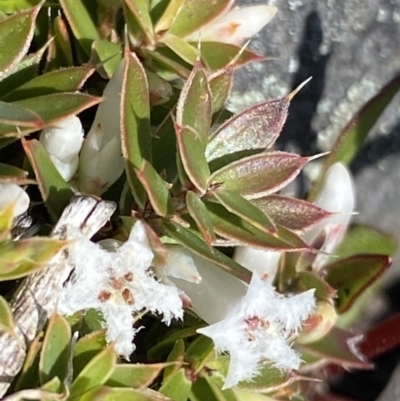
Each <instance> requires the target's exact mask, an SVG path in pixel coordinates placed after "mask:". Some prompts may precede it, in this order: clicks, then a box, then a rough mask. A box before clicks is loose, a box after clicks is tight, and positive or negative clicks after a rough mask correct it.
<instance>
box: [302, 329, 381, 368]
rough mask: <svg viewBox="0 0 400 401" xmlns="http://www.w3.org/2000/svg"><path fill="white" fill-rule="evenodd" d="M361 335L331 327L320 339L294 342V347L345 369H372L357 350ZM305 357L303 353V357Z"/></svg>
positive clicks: (370, 364) (371, 365)
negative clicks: (305, 342)
mask: <svg viewBox="0 0 400 401" xmlns="http://www.w3.org/2000/svg"><path fill="white" fill-rule="evenodd" d="M361 341H362V336H360V335H354V334H353V333H349V332H347V331H344V330H341V329H339V328H337V327H333V328H332V329H331V331H330V332H329V333H328V334H327V335H326V336H325V337H323V338H322V339H321V340H319V341H316V342H313V343H309V344H296V349H298V350H300V351H302V352H305V353H307V354H309V355H311V356H313V357H314V358H315V357H316V358H318V359H319V360H322V361H323V362H325V363H326V364H328V363H334V364H336V365H339V366H342V367H344V368H345V369H352V368H353V369H372V368H373V364H372V363H369V362H367V361H365V357H364V355H362V353H361V351H360V350H359V344H360V342H361ZM304 357H306V356H305V355H303V358H304Z"/></svg>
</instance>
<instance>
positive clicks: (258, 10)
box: [187, 5, 278, 46]
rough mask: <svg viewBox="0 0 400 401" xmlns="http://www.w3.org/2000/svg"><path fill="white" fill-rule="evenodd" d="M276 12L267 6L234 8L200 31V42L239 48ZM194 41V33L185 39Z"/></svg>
mask: <svg viewBox="0 0 400 401" xmlns="http://www.w3.org/2000/svg"><path fill="white" fill-rule="evenodd" d="M277 10H278V9H277V8H276V7H271V6H267V5H256V6H250V7H242V8H234V9H232V10H230V11H229V12H227V13H225V14H224V15H222V16H220V17H219V18H217V19H216V20H215V21H213V22H212V23H211V24H210V25H208V26H206V27H205V28H204V29H202V30H201V32H200V34H201V40H202V41H204V42H223V43H231V44H234V45H237V46H241V45H242V44H243V43H244V42H245V41H246V40H247V39H250V38H251V37H252V36H254V35H256V34H257V33H258V32H259V31H260V30H261V29H262V28H263V27H264V26H265V25H266V24H268V22H269V21H271V19H272V18H274V16H275V14H276V12H277ZM197 35H198V34H197ZM196 39H197V37H196V33H195V34H194V35H191V36H190V37H189V38H187V40H196Z"/></svg>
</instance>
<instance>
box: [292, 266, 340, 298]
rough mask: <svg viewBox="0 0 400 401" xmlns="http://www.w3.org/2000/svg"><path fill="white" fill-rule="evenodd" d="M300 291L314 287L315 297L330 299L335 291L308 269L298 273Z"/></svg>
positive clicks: (334, 295)
mask: <svg viewBox="0 0 400 401" xmlns="http://www.w3.org/2000/svg"><path fill="white" fill-rule="evenodd" d="M298 278H299V283H300V288H301V291H302V292H303V291H307V290H310V289H315V297H316V298H317V299H319V300H322V301H324V300H330V299H332V298H334V297H336V291H335V290H334V289H333V288H332V287H331V286H330V285H329V284H328V283H327V282H326V281H325V280H323V279H322V278H321V277H319V276H318V275H317V274H315V273H313V272H309V271H303V272H299V273H298Z"/></svg>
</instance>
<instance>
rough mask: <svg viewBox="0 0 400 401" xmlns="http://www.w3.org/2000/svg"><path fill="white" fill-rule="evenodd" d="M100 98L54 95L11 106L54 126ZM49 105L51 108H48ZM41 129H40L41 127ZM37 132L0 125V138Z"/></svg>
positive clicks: (94, 103)
mask: <svg viewBox="0 0 400 401" xmlns="http://www.w3.org/2000/svg"><path fill="white" fill-rule="evenodd" d="M100 101H101V98H97V97H93V96H89V95H84V94H81V93H55V94H52V95H45V96H38V97H33V98H30V99H24V100H19V101H17V102H15V103H12V104H13V105H18V106H21V107H24V108H26V109H29V110H31V111H33V112H34V113H36V114H38V115H39V117H40V118H41V119H42V120H43V121H44V123H45V125H46V126H47V125H51V124H55V123H56V122H57V121H59V120H61V119H63V118H66V117H69V116H71V115H75V114H78V113H80V112H81V111H83V110H85V109H87V108H89V107H92V106H95V105H96V104H98V103H99V102H100ZM49 105H51V107H49ZM41 128H42V127H41ZM33 131H37V128H35V129H33V128H25V129H21V130H18V129H17V128H15V127H13V126H11V125H6V124H1V123H0V137H3V136H11V135H13V136H18V137H20V134H21V133H22V134H28V133H30V132H33Z"/></svg>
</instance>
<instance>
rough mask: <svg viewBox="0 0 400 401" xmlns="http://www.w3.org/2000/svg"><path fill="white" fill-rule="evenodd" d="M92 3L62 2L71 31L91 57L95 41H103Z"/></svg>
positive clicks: (83, 0) (70, 0) (74, 0)
mask: <svg viewBox="0 0 400 401" xmlns="http://www.w3.org/2000/svg"><path fill="white" fill-rule="evenodd" d="M90 3H91V2H90V1H88V0H60V5H61V8H62V10H63V12H64V14H65V16H66V17H67V20H68V23H69V25H70V27H71V30H72V32H73V34H74V36H75V38H76V39H77V40H78V42H79V44H80V45H81V47H82V49H83V50H84V51H85V53H86V54H87V55H90V52H91V46H92V43H93V41H95V40H99V39H101V37H100V35H99V32H98V31H97V24H96V22H95V21H94V11H93V4H90Z"/></svg>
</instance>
